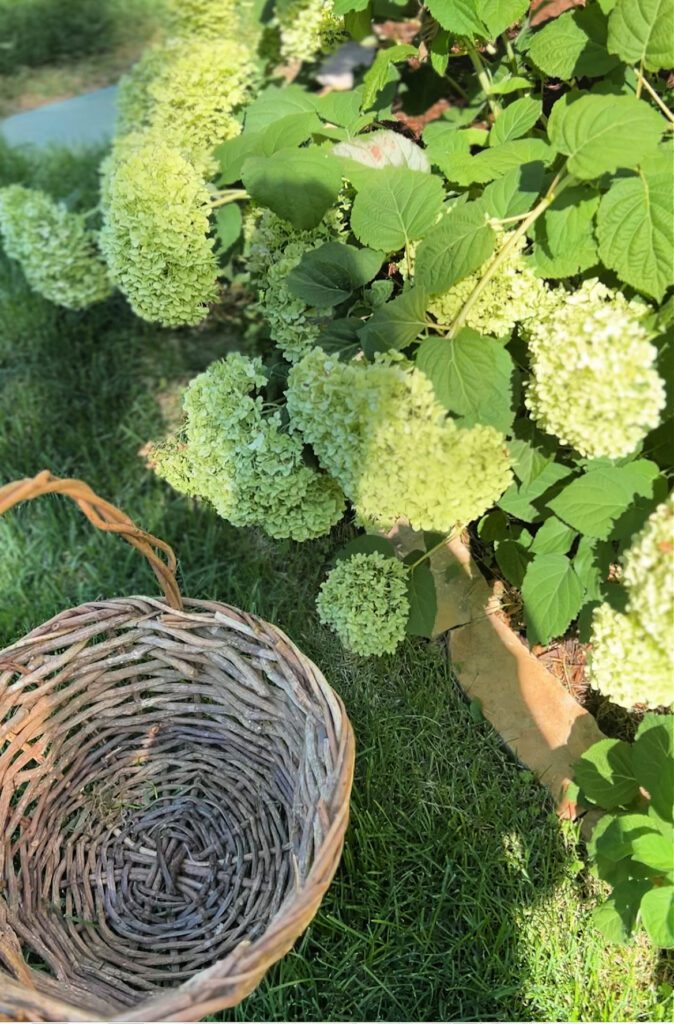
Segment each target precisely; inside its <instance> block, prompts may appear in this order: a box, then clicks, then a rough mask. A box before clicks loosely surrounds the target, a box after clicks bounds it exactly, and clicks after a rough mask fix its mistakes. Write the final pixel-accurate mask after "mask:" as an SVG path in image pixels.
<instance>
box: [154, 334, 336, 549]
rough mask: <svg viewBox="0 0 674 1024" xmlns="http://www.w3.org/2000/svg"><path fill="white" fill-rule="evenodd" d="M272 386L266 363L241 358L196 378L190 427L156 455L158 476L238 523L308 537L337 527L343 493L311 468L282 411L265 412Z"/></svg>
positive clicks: (188, 410) (188, 397) (187, 400)
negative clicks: (263, 391)
mask: <svg viewBox="0 0 674 1024" xmlns="http://www.w3.org/2000/svg"><path fill="white" fill-rule="evenodd" d="M265 383H266V376H265V374H264V371H263V368H262V362H261V360H260V359H248V358H246V357H245V356H242V355H239V354H238V353H233V354H231V355H229V356H228V357H227V358H226V359H225V360H224V361H222V362H219V363H214V364H213V365H212V366H211V367H209V369H208V370H207V371H206V372H205V373H202V374H200V375H199V376H198V377H195V379H194V380H193V381H192V382H191V383H190V385H189V387H188V388H187V390H186V392H185V395H184V399H183V407H184V410H185V414H186V421H185V425H184V428H183V429H182V430H181V431H180V432H179V433H178V434H177V435H174V436H173V437H171V438H169V440H168V441H167V442H166V443H165V444H164V445H161V446H159V447H158V448H156V449H155V450H154V453H153V461H154V463H155V468H156V472H157V473H158V475H159V476H161V477H163V478H164V479H166V480H167V481H168V483H170V484H171V485H172V486H173V487H175V489H176V490H178V491H181V492H182V493H184V494H189V495H193V496H195V497H199V498H204V499H206V500H207V501H210V502H211V504H212V505H213V506H214V508H215V509H216V511H217V512H218V513H219V515H221V516H222V517H223V518H225V519H228V520H229V521H230V522H231V523H233V524H234V525H235V526H259V527H261V528H262V529H263V530H265V531H266V533H268V534H269V535H270V536H271V537H277V538H285V537H290V538H292V539H293V540H299V541H301V540H309V539H310V538H313V537H318V536H320V535H321V534H324V533H327V532H328V531H329V530H330V528H331V527H332V526H333V525H334V524H335V523H336V522H338V520H339V519H340V518H341V516H342V514H343V512H344V496H343V494H342V492H341V490H340V488H339V486H338V485H337V484H336V483H335V481H334V480H332V479H331V478H330V477H329V476H327V475H326V474H325V473H320V472H317V471H316V470H314V469H312V468H311V467H309V466H307V465H305V464H304V461H303V443H302V441H301V439H300V438H299V437H298V436H297V435H296V434H291V433H289V432H288V431H287V429H284V427H283V423H282V420H281V414H280V413H279V412H278V411H276V412H272V413H264V411H263V399H262V397H261V396H260V395H257V396H256V395H255V392H256V391H257V390H258V389H259V388H261V387H263V386H264V385H265Z"/></svg>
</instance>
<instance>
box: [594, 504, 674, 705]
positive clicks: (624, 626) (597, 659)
mask: <svg viewBox="0 0 674 1024" xmlns="http://www.w3.org/2000/svg"><path fill="white" fill-rule="evenodd" d="M623 580H624V583H625V585H626V587H627V592H628V603H627V608H626V611H625V612H624V613H623V612H619V611H615V610H614V609H613V608H611V606H610V605H608V604H602V605H600V606H599V608H597V609H596V611H595V613H594V617H593V620H592V660H591V664H590V681H591V683H592V685H593V686H595V687H596V688H597V689H598V690H599V691H600V692H601V693H604V694H606V695H607V696H608V697H610V698H611V699H612V700H614V701H616V703H618V704H622V705H624V706H625V707H632V706H633V705H634V704H646V705H647V706H648V707H652V708H654V707H660V706H661V705H670V704H672V702H674V638H673V636H672V624H673V623H674V494H672V495H670V496H669V498H668V499H667V501H666V502H664V503H663V504H662V505H659V506H658V508H657V509H656V510H655V512H654V513H653V514H652V515H651V516H650V518H649V520H648V522H647V523H646V526H645V527H644V529H643V530H642V532H641V533H640V534H639V535H638V536H637V538H636V539H635V541H634V542H633V544H632V546H631V548H630V549H629V551H628V552H627V553H626V555H625V558H624V574H623Z"/></svg>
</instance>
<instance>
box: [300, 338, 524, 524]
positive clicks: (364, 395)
mask: <svg viewBox="0 0 674 1024" xmlns="http://www.w3.org/2000/svg"><path fill="white" fill-rule="evenodd" d="M287 401H288V411H289V413H290V417H291V422H292V423H293V425H294V426H295V427H296V428H297V429H299V430H300V431H301V432H302V434H303V436H304V438H305V440H306V441H307V442H308V443H309V444H311V445H312V446H313V449H314V451H315V453H316V456H317V457H318V460H319V462H320V463H321V465H322V466H324V468H325V469H326V470H327V471H328V472H329V473H331V475H332V476H334V477H335V479H336V480H338V481H339V483H340V484H341V486H342V488H343V490H344V492H345V494H346V495H347V496H348V497H349V498H350V499H351V501H352V502H353V503H354V505H355V507H356V510H357V512H358V515H359V516H360V517H361V519H362V520H363V521H364V522H368V523H371V524H373V525H376V526H377V527H379V528H382V529H383V528H386V527H389V526H391V525H392V524H393V523H394V522H395V521H396V520H398V519H400V518H406V519H408V520H409V521H410V523H411V524H412V526H413V527H414V528H415V529H419V530H439V531H441V532H445V533H446V532H448V531H449V530H450V529H451V528H452V527H453V526H454V525H455V524H457V523H468V522H471V521H472V520H473V519H475V518H477V516H479V515H482V513H483V512H485V511H486V510H487V509H488V508H490V507H491V506H492V505H493V504H494V502H495V501H497V500H498V498H499V497H500V496H501V494H503V492H504V491H505V490H506V488H507V487H508V485H509V484H510V482H511V480H512V474H511V470H510V462H509V458H508V453H507V450H506V445H505V439H504V437H503V435H502V434H500V433H499V432H498V431H497V430H495V429H494V428H493V427H487V426H480V425H478V426H474V427H470V428H465V427H458V426H457V425H456V424H455V422H454V421H453V420H451V419H449V418H448V417H447V415H446V410H445V409H444V408H443V407H442V406H441V405H440V403H439V402H438V401H437V399H436V398H435V394H434V391H433V385H432V384H431V382H430V380H429V379H428V378H427V377H426V376H425V374H423V373H421V372H420V371H419V370H416V369H414V368H413V367H411V366H410V365H408V364H407V363H406V362H405V361H404V360H403V361H400V360H398V359H394V360H393V361H392V360H391V358H390V357H382V358H380V359H378V360H377V361H376V362H375V363H369V364H368V363H364V362H362V361H360V360H353V361H352V362H350V363H343V362H340V361H339V360H338V359H336V358H333V357H331V356H328V355H327V354H326V353H325V352H323V351H322V350H321V349H318V348H315V349H314V350H313V351H312V352H310V353H309V354H308V355H307V356H305V357H304V358H303V359H302V360H301V361H300V362H299V363H297V364H296V365H295V366H294V367H293V369H292V370H291V372H290V374H289V378H288V391H287Z"/></svg>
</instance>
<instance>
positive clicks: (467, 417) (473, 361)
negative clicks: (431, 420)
mask: <svg viewBox="0 0 674 1024" xmlns="http://www.w3.org/2000/svg"><path fill="white" fill-rule="evenodd" d="M416 365H417V367H418V368H419V369H420V370H422V371H423V372H424V373H425V374H426V376H427V377H430V379H431V380H432V381H433V388H434V390H435V394H436V396H437V398H438V400H439V401H440V402H442V404H443V405H444V406H445V407H446V408H447V409H448V410H449V411H450V412H452V413H455V414H456V415H458V416H461V417H463V422H464V423H465V425H466V426H472V425H473V424H475V423H487V424H489V425H490V426H492V427H496V428H497V430H501V431H503V432H504V433H505V432H506V431H507V430H508V429H509V428H510V427H511V426H512V423H513V420H514V418H515V413H514V411H513V407H512V406H513V395H512V378H513V372H514V369H515V366H514V363H513V361H512V356H511V355H510V353H509V352H508V350H507V348H505V346H504V345H502V344H501V342H500V341H497V340H496V339H495V338H485V337H482V335H480V334H478V333H477V331H473V330H471V329H470V328H469V327H464V328H463V330H461V331H459V332H458V334H457V335H456V337H455V338H453V339H451V340H450V339H449V338H427V339H426V340H425V341H424V342H422V344H421V345H420V347H419V352H418V354H417V360H416Z"/></svg>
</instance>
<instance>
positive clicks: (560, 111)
mask: <svg viewBox="0 0 674 1024" xmlns="http://www.w3.org/2000/svg"><path fill="white" fill-rule="evenodd" d="M663 128H664V121H663V119H662V117H661V116H660V114H659V113H658V112H657V111H656V110H654V109H653V108H652V107H649V106H648V105H647V104H646V103H642V102H641V101H640V100H637V99H636V98H635V97H634V96H614V95H606V96H603V95H583V96H579V95H578V93H573V92H571V93H567V94H566V96H564V97H562V99H560V100H558V101H557V103H555V105H554V107H553V108H552V113H551V114H550V119H549V121H548V136H549V139H550V142H551V143H552V145H553V146H554V147H555V149H556V150H557V151H558V152H559V153H564V154H565V155H566V156H567V157H568V160H567V168H568V170H569V172H570V173H571V174H573V175H575V176H576V177H577V178H581V179H593V178H598V177H600V175H602V174H606V173H610V172H613V171H616V170H617V169H618V168H619V167H625V168H631V167H636V166H637V165H638V164H640V163H641V162H642V160H643V159H644V158H645V157H647V156H650V155H652V154H653V153H654V152H655V150H656V148H657V145H658V143H659V141H660V138H661V136H662V132H663ZM626 140H629V145H626V144H625V142H626ZM511 145H512V143H511Z"/></svg>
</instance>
